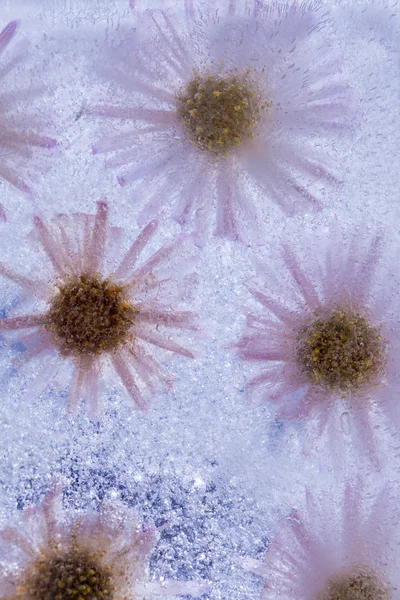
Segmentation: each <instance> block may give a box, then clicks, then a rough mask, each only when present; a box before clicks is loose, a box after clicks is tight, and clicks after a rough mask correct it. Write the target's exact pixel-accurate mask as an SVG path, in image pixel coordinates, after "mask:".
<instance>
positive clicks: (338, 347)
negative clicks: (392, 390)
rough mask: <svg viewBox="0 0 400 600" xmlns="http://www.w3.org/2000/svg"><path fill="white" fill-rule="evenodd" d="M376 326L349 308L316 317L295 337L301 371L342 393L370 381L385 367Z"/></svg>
mask: <svg viewBox="0 0 400 600" xmlns="http://www.w3.org/2000/svg"><path fill="white" fill-rule="evenodd" d="M385 348H386V342H385V340H384V339H383V338H382V335H381V332H380V329H379V328H378V327H374V326H372V325H370V324H369V323H368V321H367V319H366V318H365V317H364V316H363V315H361V314H359V313H357V312H355V311H353V310H351V309H344V310H339V309H334V310H333V311H331V312H330V313H328V314H326V315H323V316H316V317H315V318H314V319H313V320H312V321H311V323H310V324H309V325H307V326H306V327H304V328H303V329H302V330H301V331H300V333H299V335H298V338H297V349H296V351H297V360H298V363H299V366H300V368H301V370H302V371H303V372H304V373H306V374H307V375H309V376H310V378H311V379H312V380H313V381H314V382H315V383H317V384H319V385H321V386H322V387H326V388H328V389H331V390H339V391H341V392H346V391H350V390H356V389H357V388H360V387H362V386H364V385H365V384H373V383H374V382H375V381H376V378H377V376H378V375H379V374H381V373H383V371H384V367H385V362H386V360H385V354H386V353H385Z"/></svg>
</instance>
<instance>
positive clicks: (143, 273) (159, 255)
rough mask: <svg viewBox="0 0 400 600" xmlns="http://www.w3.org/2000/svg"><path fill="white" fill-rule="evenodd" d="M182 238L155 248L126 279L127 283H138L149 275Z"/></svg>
mask: <svg viewBox="0 0 400 600" xmlns="http://www.w3.org/2000/svg"><path fill="white" fill-rule="evenodd" d="M181 241H182V238H181V237H178V238H177V239H176V240H174V241H173V242H170V243H169V244H165V246H163V247H162V248H160V249H159V250H157V252H156V253H155V254H153V256H151V257H150V258H149V259H148V260H147V261H146V262H145V263H144V264H143V265H142V266H141V267H140V268H139V269H137V270H136V271H135V272H134V273H133V275H132V276H131V277H130V278H129V279H128V281H127V284H128V285H138V284H140V283H141V282H142V280H143V279H144V278H146V277H149V275H150V274H151V272H152V270H153V269H154V268H155V267H157V266H158V265H159V264H160V263H161V262H163V261H165V260H166V259H167V258H168V256H169V255H170V254H172V252H173V251H174V250H176V248H177V247H178V246H179V245H180V244H181Z"/></svg>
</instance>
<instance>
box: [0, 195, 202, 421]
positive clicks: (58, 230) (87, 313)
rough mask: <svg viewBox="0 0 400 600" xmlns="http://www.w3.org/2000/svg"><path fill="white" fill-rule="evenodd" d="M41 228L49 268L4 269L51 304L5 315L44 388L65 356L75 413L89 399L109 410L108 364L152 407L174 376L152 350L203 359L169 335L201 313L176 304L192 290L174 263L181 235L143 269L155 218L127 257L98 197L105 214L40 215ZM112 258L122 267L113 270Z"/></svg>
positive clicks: (37, 385) (1, 325)
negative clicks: (103, 384) (103, 382)
mask: <svg viewBox="0 0 400 600" xmlns="http://www.w3.org/2000/svg"><path fill="white" fill-rule="evenodd" d="M34 225H35V232H36V234H37V236H38V238H39V242H40V244H41V246H42V247H43V250H44V252H45V254H46V255H47V257H48V259H49V262H50V263H51V267H50V269H49V268H48V267H47V268H46V271H45V272H44V273H42V277H41V278H39V276H38V277H35V278H33V277H30V276H29V277H28V276H25V275H19V274H17V273H15V272H14V271H13V270H11V269H10V268H9V267H8V266H7V265H5V264H3V263H0V274H1V275H3V276H5V277H8V278H9V279H12V280H14V281H15V282H16V283H18V284H19V285H20V286H22V287H23V288H24V289H25V290H26V291H28V292H29V294H31V295H33V297H34V298H35V300H36V301H39V302H41V303H44V304H45V310H43V311H41V312H34V313H32V314H23V315H20V316H13V317H10V318H8V319H3V320H1V321H0V331H7V332H14V333H15V334H16V335H17V339H18V340H19V341H21V342H22V343H23V344H24V346H25V348H26V352H25V353H24V354H23V357H22V362H23V363H25V362H27V361H30V360H38V361H39V363H40V365H41V366H40V368H39V371H38V372H37V374H36V378H35V382H34V384H33V387H34V389H35V393H39V392H40V391H42V390H43V389H44V388H45V387H46V386H47V385H48V384H49V383H50V382H51V379H52V377H53V376H54V374H55V373H56V372H57V371H58V370H59V367H60V361H67V362H68V363H70V364H72V365H73V369H74V373H73V377H72V382H71V385H70V392H69V401H68V407H69V410H70V412H72V413H75V412H76V410H77V407H78V403H79V401H80V400H81V399H85V400H86V401H87V403H88V409H89V412H90V413H91V414H92V415H94V416H98V415H99V414H101V412H102V410H103V399H102V395H101V394H100V393H99V389H98V387H99V380H100V377H101V370H102V369H103V368H104V367H105V365H106V363H107V362H109V363H111V364H112V365H113V367H114V369H115V371H116V373H117V375H118V376H119V378H120V380H121V382H122V384H123V385H124V386H125V388H126V390H127V391H128V393H129V396H130V397H131V398H132V399H133V400H134V401H135V403H136V405H137V406H138V407H139V408H140V409H142V410H144V409H145V408H146V407H147V404H148V392H151V391H153V390H154V388H155V384H156V382H157V381H163V382H164V383H166V384H168V383H170V378H169V377H168V375H166V374H165V373H164V372H163V370H162V369H161V367H160V365H159V364H158V363H157V362H156V360H155V358H154V357H153V356H152V354H151V353H149V351H148V350H147V348H148V347H159V348H162V349H164V350H167V351H170V352H173V353H176V354H180V355H182V356H185V357H188V358H193V356H194V355H193V353H192V352H190V351H189V350H186V349H185V348H184V347H183V346H182V345H181V344H179V343H177V342H176V341H174V340H172V339H170V337H169V336H168V335H166V334H165V333H166V332H167V331H168V330H169V329H171V328H172V329H175V330H195V329H197V326H196V323H195V318H196V315H195V314H194V313H192V312H189V311H182V310H175V307H174V302H176V301H179V298H178V297H179V281H180V283H181V287H182V288H183V293H182V295H184V294H185V293H186V292H187V290H186V287H185V286H186V283H187V279H188V278H187V277H186V276H185V275H183V276H182V277H181V278H177V277H176V265H174V264H173V263H172V266H169V262H168V261H169V259H171V256H172V255H173V254H174V253H175V255H178V254H179V250H182V248H181V240H180V239H179V238H178V239H177V240H175V241H173V242H171V243H169V244H166V245H164V246H163V247H162V248H160V249H159V250H158V251H157V252H156V253H155V254H153V255H152V256H151V257H149V258H148V259H147V260H145V261H144V262H143V263H142V264H141V265H140V266H138V265H137V262H138V261H139V255H140V254H141V252H142V251H143V250H144V248H145V246H146V244H147V243H148V242H149V241H150V238H151V237H152V235H153V234H154V232H155V230H156V228H157V223H156V222H155V221H152V222H150V223H149V224H148V225H147V226H146V227H145V228H144V229H143V231H142V232H141V233H140V235H139V236H138V237H137V239H136V240H135V241H134V242H133V243H132V244H131V246H130V248H129V249H128V250H127V252H126V253H125V255H124V256H122V259H119V260H116V255H118V254H119V253H120V247H121V243H122V242H123V235H122V233H123V232H122V230H121V229H118V228H113V227H109V226H108V206H107V203H106V202H99V203H98V209H97V213H96V215H89V214H76V215H71V216H70V217H69V216H66V215H59V216H58V217H56V218H55V219H54V220H53V222H52V223H51V224H49V225H48V224H46V223H45V222H44V221H43V220H42V219H41V218H39V217H38V216H36V217H35V218H34ZM112 250H113V252H111V251H112ZM110 253H111V254H112V256H110ZM106 257H107V260H106ZM178 258H179V257H178ZM111 261H114V264H115V269H114V270H112V271H111V272H110V271H109V270H108V269H109V267H108V265H109V264H110V262H111ZM183 262H184V261H181V263H183ZM181 269H182V265H181ZM171 271H172V273H171ZM174 296H175V298H174ZM163 330H164V333H163Z"/></svg>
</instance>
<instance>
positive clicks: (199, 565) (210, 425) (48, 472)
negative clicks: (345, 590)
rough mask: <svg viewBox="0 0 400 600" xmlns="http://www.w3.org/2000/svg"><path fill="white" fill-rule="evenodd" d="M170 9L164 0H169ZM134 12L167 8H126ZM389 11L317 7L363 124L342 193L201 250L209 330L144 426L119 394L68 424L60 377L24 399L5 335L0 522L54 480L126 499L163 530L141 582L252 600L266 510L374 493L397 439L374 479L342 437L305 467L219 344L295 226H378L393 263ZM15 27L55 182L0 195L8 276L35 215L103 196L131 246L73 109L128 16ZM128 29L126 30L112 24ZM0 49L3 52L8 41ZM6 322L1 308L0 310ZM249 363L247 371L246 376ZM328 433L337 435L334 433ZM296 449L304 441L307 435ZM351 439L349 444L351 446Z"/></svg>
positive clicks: (5, 3)
mask: <svg viewBox="0 0 400 600" xmlns="http://www.w3.org/2000/svg"><path fill="white" fill-rule="evenodd" d="M171 3H172V4H173V2H171ZM136 4H137V6H138V7H139V8H145V7H152V6H165V3H164V2H162V1H161V0H158V2H156V1H154V2H151V1H150V0H149V2H144V1H143V0H142V2H140V1H139V0H138V2H137V3H136ZM396 5H397V2H395V1H394V0H393V1H392V2H386V1H384V0H381V1H376V2H374V3H373V4H370V3H365V2H353V1H352V0H348V1H347V2H346V1H343V2H332V3H327V9H328V10H330V11H331V14H332V16H333V17H334V18H335V20H336V23H337V34H336V43H337V44H338V45H340V47H341V51H342V53H343V56H344V57H345V65H346V69H347V70H348V72H349V74H350V78H351V81H352V84H353V86H354V89H355V91H356V98H357V101H356V103H357V110H358V116H359V120H360V125H359V127H358V129H357V131H356V133H355V136H354V138H353V140H352V141H351V143H350V144H349V145H348V146H347V153H346V154H345V155H344V156H342V155H340V162H341V165H342V168H343V172H344V175H345V183H344V184H343V185H341V186H339V187H338V188H336V189H335V188H330V189H326V190H325V202H326V209H325V210H324V211H323V212H322V213H320V214H318V215H308V216H305V217H298V218H295V219H290V220H289V219H286V218H284V217H283V216H282V214H281V212H280V211H279V209H277V208H276V207H275V206H274V205H273V204H270V203H266V207H265V219H266V228H265V247H260V248H257V249H255V250H254V249H251V248H246V247H243V246H240V245H232V244H230V243H229V242H225V241H221V240H219V239H215V238H211V239H210V240H209V242H208V244H207V245H206V246H205V248H204V249H203V250H202V251H197V255H198V263H197V273H198V281H199V283H198V287H197V288H196V290H195V294H194V297H193V299H192V308H193V309H194V310H198V312H199V313H200V315H201V319H202V324H203V328H204V331H205V332H206V335H205V336H203V338H201V339H199V340H198V339H197V338H196V336H193V338H192V339H193V341H194V344H195V345H197V346H198V348H199V350H200V358H199V359H197V360H195V361H190V360H189V359H183V358H182V359H181V358H176V357H172V358H171V356H170V355H167V354H166V355H165V362H166V364H168V369H169V370H170V372H171V373H172V374H173V375H174V376H175V378H176V383H175V387H174V390H173V392H172V393H165V394H159V395H158V396H157V397H155V398H154V400H153V403H152V405H151V408H150V410H149V411H148V413H146V414H141V413H139V412H132V410H131V409H130V408H129V407H128V406H127V405H126V404H124V402H123V400H122V399H121V397H120V394H119V392H118V389H117V388H114V389H113V390H112V391H111V392H110V397H109V398H108V399H107V402H106V417H105V419H104V422H102V423H101V424H100V425H99V424H94V423H92V422H90V421H89V420H88V419H87V418H86V417H84V416H80V417H79V418H78V419H77V420H76V421H75V422H73V421H71V420H70V419H69V418H68V417H67V416H66V414H65V412H64V407H65V398H66V381H65V380H62V379H61V380H57V379H56V381H55V383H54V386H53V389H52V390H50V391H49V392H48V393H45V394H43V395H42V396H41V397H40V399H31V398H29V397H23V396H24V394H23V389H24V386H25V385H26V383H27V381H28V379H29V377H28V379H26V378H25V377H22V376H17V374H16V373H15V371H13V369H12V368H11V367H10V359H11V358H12V356H14V355H15V354H16V353H18V352H19V351H20V349H19V348H18V347H12V348H11V349H9V348H8V347H7V346H6V345H5V343H4V342H3V341H2V338H0V398H1V401H0V482H1V487H0V524H1V523H4V522H5V521H6V520H12V519H13V516H14V515H15V514H16V511H17V510H20V509H21V508H23V507H24V506H27V505H29V504H30V503H32V502H35V501H38V500H39V499H40V498H41V497H42V495H43V493H44V492H45V490H46V489H47V488H48V486H49V485H50V482H51V479H52V476H53V475H54V474H55V473H63V475H64V476H66V478H67V491H66V497H65V501H66V502H73V503H75V504H76V505H77V506H86V505H91V506H94V507H96V506H98V505H99V503H100V502H101V500H102V499H103V498H104V497H105V496H107V495H111V496H120V497H121V498H122V499H123V500H124V501H126V502H127V503H129V504H131V505H134V506H135V507H136V508H137V510H138V512H139V514H140V515H141V516H142V518H143V521H144V522H152V523H156V524H157V525H161V524H163V525H164V527H163V529H162V531H161V532H160V542H159V544H158V546H157V549H156V551H155V553H154V555H153V558H152V561H151V565H150V566H151V576H152V577H155V578H158V577H160V576H166V577H172V578H177V579H180V578H181V579H185V578H196V577H200V578H203V577H204V578H207V579H210V580H212V581H213V582H214V583H215V586H214V591H213V592H212V594H211V597H213V598H226V599H233V600H236V599H238V600H239V599H245V598H246V599H247V598H248V599H253V598H258V597H259V591H260V585H261V582H260V580H259V579H258V578H257V577H255V576H252V575H249V574H246V573H245V572H244V571H242V570H241V568H240V567H239V566H238V565H237V557H238V556H239V555H245V554H248V555H252V556H260V557H261V556H263V555H264V553H265V550H266V548H267V546H268V540H269V539H271V537H272V536H273V535H274V533H275V532H276V526H277V521H278V518H279V516H281V515H284V514H287V513H288V511H289V510H290V509H291V508H292V507H293V506H296V505H297V504H300V503H301V502H302V499H303V494H304V487H305V485H308V486H310V487H311V488H314V487H317V488H320V489H325V490H330V489H332V490H335V489H336V487H337V485H336V483H335V482H336V481H341V479H342V478H343V477H345V476H347V475H350V474H352V473H357V472H358V470H360V471H362V470H363V469H365V470H366V474H367V475H368V476H369V480H370V485H371V486H372V488H373V487H374V486H375V485H379V484H380V483H381V482H382V481H384V480H389V481H392V482H397V479H398V472H397V468H396V463H397V461H398V450H397V447H398V446H399V444H398V440H397V439H394V438H393V437H392V436H391V435H390V434H389V433H387V435H386V433H385V432H384V431H382V443H383V444H385V448H387V456H388V460H387V463H386V464H385V466H384V468H383V470H382V472H380V473H374V472H372V471H369V467H368V466H363V465H361V464H353V462H352V460H351V448H350V446H349V444H348V443H347V442H346V440H345V438H344V442H343V443H344V448H346V453H345V454H346V457H347V459H350V460H349V462H348V463H347V466H346V467H343V469H339V467H338V465H334V466H333V465H332V462H333V461H332V460H331V459H330V457H329V456H326V455H325V454H324V449H323V448H319V450H318V447H317V446H318V444H314V450H316V452H315V453H314V454H313V457H312V458H310V457H307V456H304V455H303V454H302V451H301V448H302V443H303V442H304V436H302V427H301V425H298V424H297V425H296V424H290V423H278V422H276V421H275V420H274V416H273V411H272V410H271V409H270V407H269V406H268V405H261V406H260V405H257V404H250V403H249V402H247V400H246V398H245V394H244V385H245V382H246V378H248V377H249V376H250V375H251V373H252V367H251V366H248V365H242V364H240V362H239V361H238V360H237V358H236V357H235V353H234V352H233V351H231V350H229V349H227V346H228V344H230V343H232V342H234V341H236V340H237V338H238V336H239V335H240V333H241V331H242V328H243V326H244V311H245V309H246V308H247V309H249V308H250V307H251V308H254V304H253V302H252V301H251V300H250V298H249V295H248V293H247V291H246V288H245V284H246V282H248V281H249V273H251V268H250V259H251V257H252V256H253V254H254V253H256V254H257V256H258V258H262V259H263V260H266V261H268V260H271V256H273V253H271V249H272V248H275V247H277V246H279V244H280V243H281V241H282V240H283V239H286V240H287V239H289V240H293V241H294V242H295V241H296V236H297V235H298V232H299V231H302V230H304V229H306V230H307V231H308V232H309V235H310V237H311V238H312V232H313V228H318V229H321V228H322V229H323V228H326V230H327V231H328V229H329V225H330V224H332V223H335V222H340V223H343V224H347V225H348V227H349V230H352V229H356V228H357V229H359V230H360V231H367V230H369V229H371V231H374V230H375V228H376V227H377V226H380V227H382V228H383V229H384V231H385V235H386V238H387V243H388V250H387V256H388V260H391V261H392V262H393V261H396V257H397V256H399V243H398V239H399V238H398V234H399V223H400V221H399V217H400V207H399V183H400V175H399V173H400V160H399V127H398V118H399V97H400V94H399V92H400V89H399V88H400V86H399V44H400V42H399V35H398V31H399V21H400V17H399V15H400V8H399V7H400V4H399V5H398V6H396ZM14 18H20V19H21V20H22V25H21V29H20V31H19V33H18V36H17V40H21V39H27V40H30V43H31V53H30V58H29V60H28V61H27V62H26V63H25V64H24V65H23V66H22V67H21V69H20V71H19V73H18V74H17V77H16V81H20V82H24V79H25V81H26V79H28V80H31V81H33V82H34V81H35V80H36V79H38V80H42V81H44V82H46V83H48V84H49V86H50V87H51V89H52V90H53V94H54V95H53V97H52V98H50V99H47V101H46V107H47V110H49V111H50V112H51V111H52V110H54V111H55V113H54V121H55V122H56V123H57V124H58V125H57V127H58V133H57V138H58V139H59V141H60V150H59V151H57V152H53V154H52V156H50V152H51V151H50V152H49V156H48V160H49V162H50V171H49V173H48V174H47V175H46V176H43V178H39V181H38V184H37V185H36V187H35V192H36V199H35V200H34V201H30V200H28V199H26V198H24V197H23V196H22V195H21V194H19V193H18V192H17V191H15V190H14V189H11V188H10V186H8V185H1V186H0V202H1V203H2V204H3V205H4V207H5V209H6V214H7V219H8V221H7V223H6V224H4V223H1V224H0V256H1V260H3V261H5V262H8V263H9V264H10V265H13V267H15V268H17V269H18V268H19V269H20V270H22V271H26V272H29V271H30V270H34V269H35V260H37V255H36V254H34V253H31V252H29V251H28V250H27V249H26V247H21V243H22V242H23V240H24V238H25V236H26V234H27V233H28V232H29V230H30V228H31V219H32V214H33V211H40V212H41V214H43V215H45V216H48V217H51V216H52V215H53V214H54V212H73V211H88V212H91V213H93V212H94V210H95V203H96V201H97V200H99V199H101V198H103V197H107V198H108V201H109V203H110V207H111V211H110V212H111V214H110V217H111V222H112V223H113V224H114V225H120V226H123V227H125V228H126V230H127V234H128V236H130V237H133V236H135V235H136V234H137V232H138V231H139V229H138V227H137V226H136V216H137V214H138V212H139V211H140V209H141V208H142V204H141V203H140V202H138V203H137V204H135V203H134V202H132V200H131V198H132V191H131V189H130V188H129V186H127V187H126V188H120V187H119V185H118V183H117V181H116V172H115V171H112V170H108V171H106V170H105V169H104V168H103V159H102V157H101V156H100V157H99V156H92V154H91V144H92V143H93V142H94V140H96V136H97V134H96V131H97V130H98V125H99V123H100V122H99V121H97V120H90V119H88V118H85V117H81V118H80V119H78V120H77V121H75V117H76V115H77V114H78V113H79V111H80V110H81V108H82V107H83V106H84V104H85V103H86V102H88V103H90V102H92V103H95V102H96V100H97V98H98V95H99V90H100V89H101V87H99V88H97V87H96V78H95V74H94V73H93V72H90V64H91V59H92V58H93V60H95V59H96V57H97V54H98V50H99V48H102V47H103V45H104V43H105V41H106V40H107V41H110V40H113V39H114V40H118V35H119V31H121V28H124V29H125V28H131V29H132V35H134V27H135V15H134V13H132V11H131V10H130V9H129V7H128V1H127V0H126V1H125V0H124V1H121V2H119V1H117V0H107V1H106V0H97V1H95V0H92V1H89V0H48V1H46V0H31V1H30V2H27V1H26V0H25V1H24V0H21V2H19V3H18V2H14V1H9V0H2V2H1V5H0V25H1V27H4V25H5V24H6V23H7V22H8V21H9V20H11V19H14ZM125 31H126V29H125ZM15 43H16V42H15V40H14V41H13V42H12V44H11V46H10V47H11V48H12V47H13V45H14V44H15ZM178 231H179V227H178V226H177V225H176V224H175V223H174V222H172V221H170V220H169V218H168V214H167V213H166V214H165V216H164V218H163V220H162V227H161V228H160V231H159V233H158V234H157V236H155V240H154V242H153V243H152V246H151V248H150V249H149V252H150V250H153V249H155V248H157V247H159V244H160V243H161V241H163V240H167V239H170V238H171V237H173V236H174V235H175V234H176V233H177V232H178ZM19 294H20V290H19V288H18V287H17V286H16V285H14V284H12V283H11V282H9V281H7V280H4V279H1V281H0V310H1V311H2V315H4V314H7V312H8V311H9V310H10V308H11V307H12V306H16V305H18V303H19V302H20V296H19ZM4 311H5V312H4ZM256 368H257V367H255V370H256ZM338 435H343V436H344V434H343V432H340V431H339V430H338ZM308 444H311V446H313V442H312V440H311V441H310V440H308ZM346 444H347V445H346Z"/></svg>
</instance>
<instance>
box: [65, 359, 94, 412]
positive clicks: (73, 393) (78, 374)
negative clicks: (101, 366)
mask: <svg viewBox="0 0 400 600" xmlns="http://www.w3.org/2000/svg"><path fill="white" fill-rule="evenodd" d="M88 365H89V363H88V361H86V360H84V359H79V360H78V361H77V364H76V366H75V369H74V372H73V375H72V382H71V386H70V389H69V393H68V407H67V410H68V413H69V414H70V415H72V416H75V415H76V413H77V412H78V405H79V401H80V400H81V398H82V393H83V390H84V388H85V387H86V379H87V372H88Z"/></svg>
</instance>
